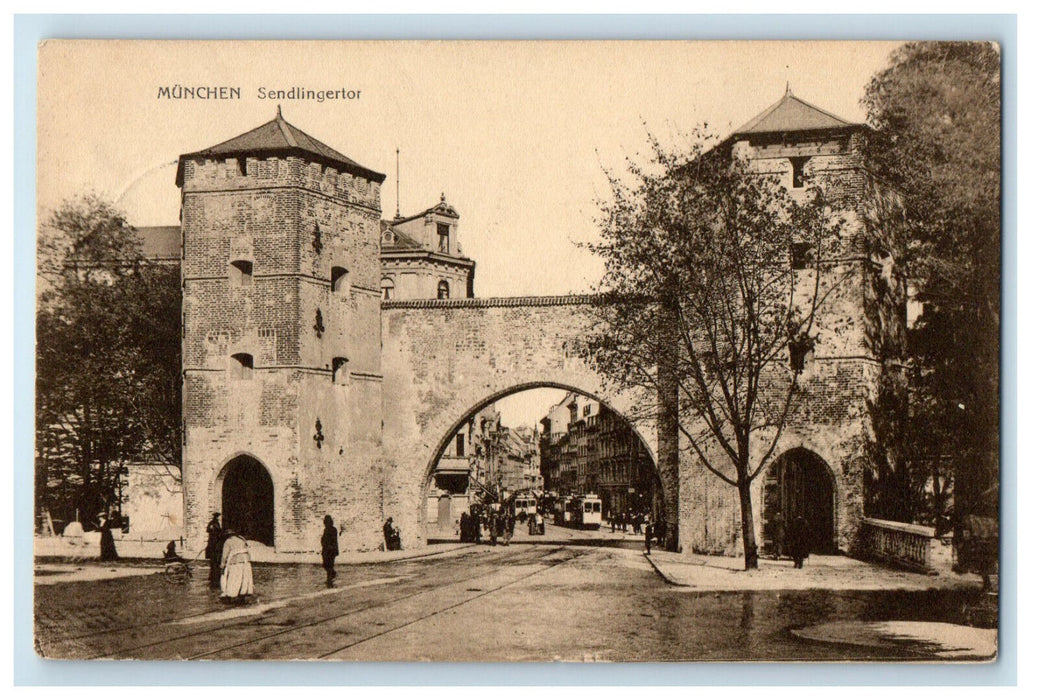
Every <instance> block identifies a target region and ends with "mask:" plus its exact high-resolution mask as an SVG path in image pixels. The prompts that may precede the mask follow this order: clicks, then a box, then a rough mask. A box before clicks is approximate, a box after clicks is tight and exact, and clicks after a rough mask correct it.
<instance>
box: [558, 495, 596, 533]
mask: <svg viewBox="0 0 1038 700" xmlns="http://www.w3.org/2000/svg"><path fill="white" fill-rule="evenodd" d="M560 514H561V515H562V516H563V517H562V518H561V520H562V522H561V523H560V522H559V520H560V519H559V517H558V516H559V515H560ZM555 523H556V524H557V525H565V526H566V527H575V528H579V529H582V530H597V529H598V528H600V527H601V526H602V499H601V498H599V497H598V496H596V495H595V494H593V493H589V494H587V495H584V496H570V497H569V498H568V499H566V502H565V507H564V508H563V509H562V512H561V513H560V512H556V518H555Z"/></svg>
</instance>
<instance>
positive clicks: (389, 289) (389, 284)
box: [379, 277, 396, 301]
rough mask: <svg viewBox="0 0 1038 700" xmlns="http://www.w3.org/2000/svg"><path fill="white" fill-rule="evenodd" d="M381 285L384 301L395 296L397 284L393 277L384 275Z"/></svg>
mask: <svg viewBox="0 0 1038 700" xmlns="http://www.w3.org/2000/svg"><path fill="white" fill-rule="evenodd" d="M379 287H380V288H381V289H382V301H389V300H390V299H392V298H393V291H394V289H395V287H396V285H395V284H393V280H392V279H390V278H389V277H383V278H382V282H381V284H380V285H379Z"/></svg>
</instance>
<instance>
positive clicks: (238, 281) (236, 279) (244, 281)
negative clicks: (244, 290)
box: [230, 260, 252, 287]
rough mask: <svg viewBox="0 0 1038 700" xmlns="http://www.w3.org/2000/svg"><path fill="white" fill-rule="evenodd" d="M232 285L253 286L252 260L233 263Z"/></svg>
mask: <svg viewBox="0 0 1038 700" xmlns="http://www.w3.org/2000/svg"><path fill="white" fill-rule="evenodd" d="M230 273H231V284H232V285H233V286H235V287H251V286H252V261H251V260H233V261H231V269H230Z"/></svg>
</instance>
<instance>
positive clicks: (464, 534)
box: [458, 510, 471, 542]
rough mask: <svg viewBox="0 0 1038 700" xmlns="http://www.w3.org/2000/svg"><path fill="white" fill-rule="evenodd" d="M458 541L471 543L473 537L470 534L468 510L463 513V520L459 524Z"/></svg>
mask: <svg viewBox="0 0 1038 700" xmlns="http://www.w3.org/2000/svg"><path fill="white" fill-rule="evenodd" d="M458 525H459V526H458V539H459V540H460V541H461V542H470V541H471V536H470V534H469V512H468V511H467V510H465V511H462V512H461V520H460V521H459V524H458Z"/></svg>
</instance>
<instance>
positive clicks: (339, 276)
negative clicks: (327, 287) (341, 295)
mask: <svg viewBox="0 0 1038 700" xmlns="http://www.w3.org/2000/svg"><path fill="white" fill-rule="evenodd" d="M348 287H349V285H347V284H346V268H345V267H333V268H332V291H333V292H345V291H346V289H347V288H348Z"/></svg>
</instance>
